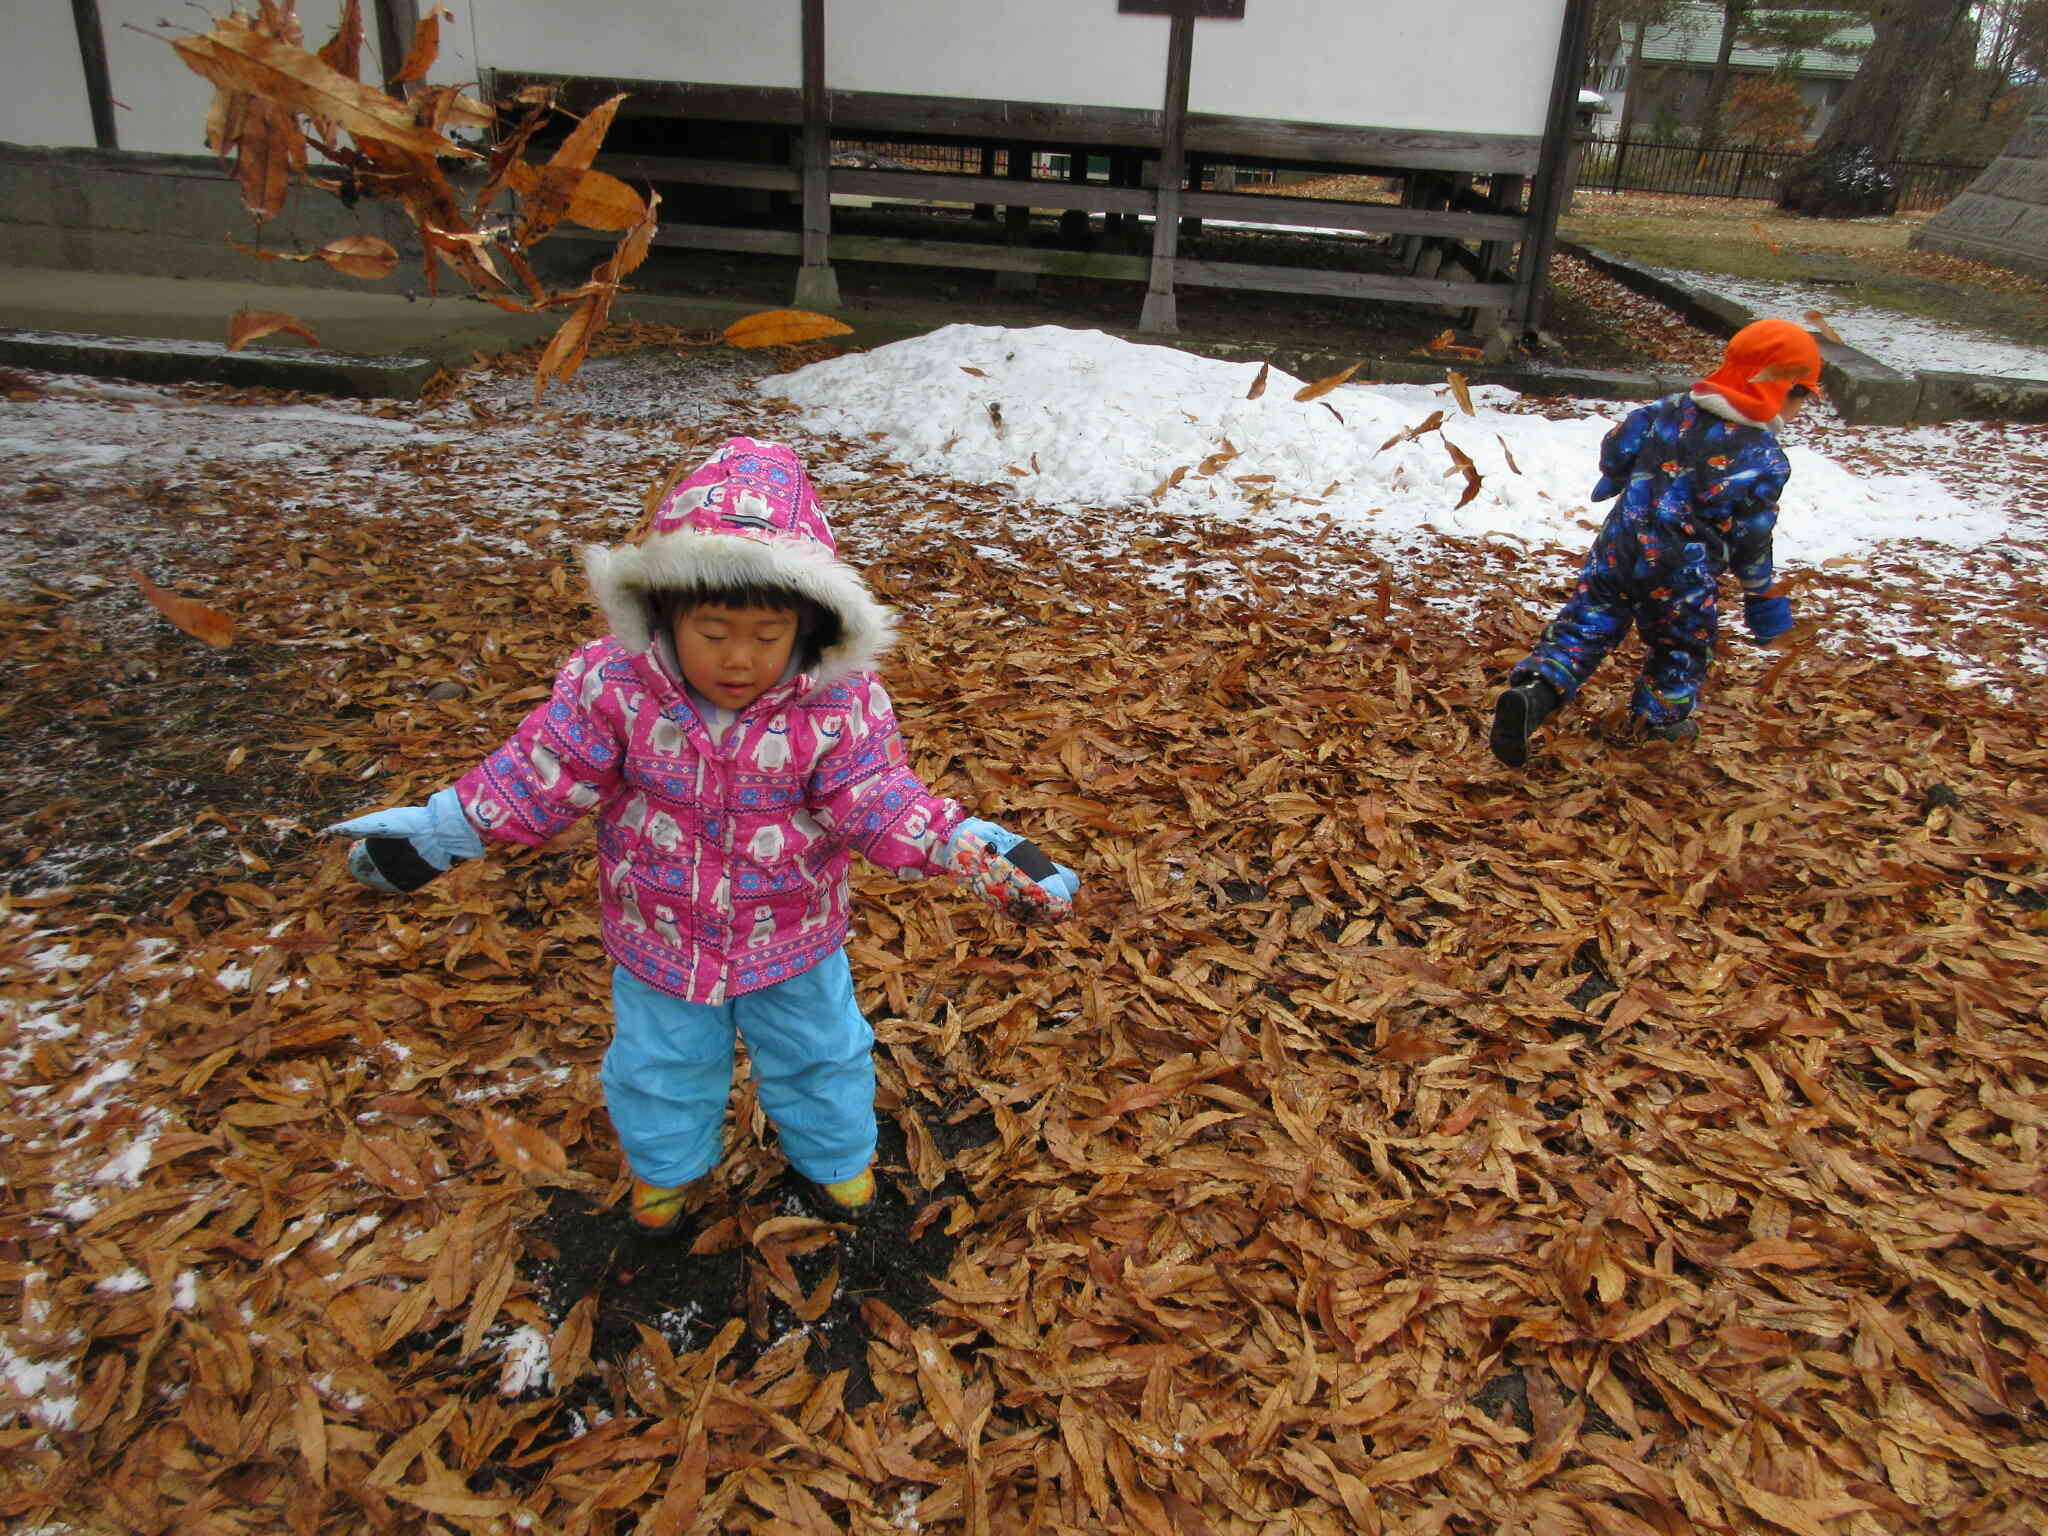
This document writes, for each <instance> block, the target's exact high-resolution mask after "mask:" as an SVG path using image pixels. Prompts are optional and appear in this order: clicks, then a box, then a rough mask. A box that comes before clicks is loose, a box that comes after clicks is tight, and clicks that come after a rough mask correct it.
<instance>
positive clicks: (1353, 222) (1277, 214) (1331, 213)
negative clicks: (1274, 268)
mask: <svg viewBox="0 0 2048 1536" xmlns="http://www.w3.org/2000/svg"><path fill="white" fill-rule="evenodd" d="M1180 206H1181V212H1182V213H1184V214H1199V215H1200V216H1201V217H1203V218H1205V219H1234V220H1236V221H1238V222H1240V223H1245V224H1293V225H1299V226H1302V227H1304V228H1308V229H1348V230H1356V231H1359V232H1361V233H1366V234H1377V235H1441V236H1444V237H1446V238H1448V239H1453V240H1518V239H1520V238H1521V235H1522V228H1523V221H1522V220H1521V219H1520V218H1519V217H1515V216H1510V215H1507V214H1490V213H1449V212H1438V211H1434V210H1429V209H1422V208H1401V207H1396V206H1395V205H1394V204H1392V203H1344V202H1338V201H1336V200H1334V199H1332V200H1329V201H1324V200H1321V199H1318V198H1311V197H1266V196H1262V195H1260V194H1259V193H1256V192H1189V193H1186V194H1184V195H1183V196H1182V198H1181V200H1180Z"/></svg>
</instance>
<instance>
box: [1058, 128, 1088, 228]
mask: <svg viewBox="0 0 2048 1536" xmlns="http://www.w3.org/2000/svg"><path fill="white" fill-rule="evenodd" d="M1087 180H1088V146H1087V145H1085V144H1077V145H1075V146H1074V147H1073V148H1072V149H1071V150H1069V151H1068V154H1067V185H1068V186H1079V185H1083V184H1085V183H1086V182H1087ZM1060 243H1061V244H1062V245H1071V246H1072V247H1073V248H1074V249H1075V250H1077V251H1085V250H1087V249H1088V210H1087V209H1086V208H1069V209H1067V210H1066V211H1065V212H1063V213H1062V214H1061V215H1060Z"/></svg>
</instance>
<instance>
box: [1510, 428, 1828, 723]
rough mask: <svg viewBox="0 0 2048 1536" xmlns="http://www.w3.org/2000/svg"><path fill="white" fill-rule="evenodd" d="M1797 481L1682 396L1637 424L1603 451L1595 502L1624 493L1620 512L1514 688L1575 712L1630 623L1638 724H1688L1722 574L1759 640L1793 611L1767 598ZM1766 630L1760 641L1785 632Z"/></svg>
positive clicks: (1763, 450)
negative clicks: (1552, 693)
mask: <svg viewBox="0 0 2048 1536" xmlns="http://www.w3.org/2000/svg"><path fill="white" fill-rule="evenodd" d="M1791 472H1792V469H1791V465H1790V464H1788V463H1787V462H1786V460H1785V455H1784V452H1783V451H1782V450H1781V449H1780V448H1779V447H1778V443H1777V439H1776V438H1774V437H1773V436H1772V435H1771V433H1770V432H1769V430H1768V429H1766V428H1764V427H1754V426H1738V425H1736V424H1734V423H1732V422H1728V421H1724V420H1722V419H1721V418H1720V417H1718V416H1716V415H1714V414H1712V413H1711V412H1709V411H1706V410H1703V409H1701V407H1700V406H1699V405H1698V404H1697V403H1696V402H1694V401H1693V400H1692V399H1691V398H1690V397H1689V396H1687V395H1684V394H1676V395H1667V396H1665V397H1664V398H1663V399H1661V400H1657V401H1654V402H1652V403H1651V404H1649V405H1645V406H1642V407H1640V408H1638V409H1637V410H1635V411H1632V412H1630V413H1629V416H1628V418H1627V419H1626V420H1625V421H1623V422H1622V423H1621V424H1620V425H1619V426H1617V427H1615V428H1614V429H1613V430H1612V431H1611V432H1609V433H1608V434H1607V437H1606V440H1605V441H1603V442H1602V443H1601V445H1600V483H1599V484H1598V485H1596V486H1595V487H1594V488H1593V499H1594V500H1595V501H1604V500H1606V499H1607V498H1608V497H1610V496H1613V495H1614V494H1615V493H1616V492H1619V493H1620V494H1621V501H1620V502H1619V503H1618V504H1617V505H1616V506H1615V508H1614V510H1613V511H1612V512H1610V513H1609V514H1608V516H1607V522H1606V524H1605V526H1603V527H1602V528H1601V530H1600V533H1599V535H1598V537H1596V538H1595V539H1594V540H1593V547H1592V549H1591V550H1589V551H1588V552H1587V555H1586V563H1585V565H1584V566H1583V567H1582V568H1581V570H1580V572H1579V584H1578V587H1577V589H1576V590H1575V591H1574V592H1573V593H1572V595H1571V598H1570V600H1569V601H1567V602H1566V603H1565V605H1564V607H1563V608H1562V609H1560V610H1559V611H1558V615H1557V617H1556V618H1554V619H1552V620H1551V621H1550V623H1549V625H1548V626H1547V627H1546V628H1545V629H1544V631H1543V638H1542V639H1541V640H1539V641H1538V642H1537V644H1536V649H1535V650H1534V651H1533V652H1532V653H1531V654H1530V655H1529V657H1528V659H1527V660H1525V661H1523V662H1521V663H1520V664H1519V665H1517V666H1516V667H1515V669H1514V671H1513V672H1512V673H1510V674H1509V681H1510V682H1511V683H1514V684H1520V683H1525V682H1528V681H1530V680H1531V679H1532V678H1538V677H1540V678H1542V679H1543V680H1544V681H1546V682H1548V683H1549V684H1550V685H1551V686H1552V687H1553V688H1555V689H1556V690H1557V692H1558V695H1559V699H1560V701H1561V702H1562V701H1564V700H1569V699H1570V698H1571V697H1572V696H1573V695H1574V694H1576V693H1577V692H1578V691H1579V687H1580V685H1581V684H1582V683H1584V682H1585V681H1586V679H1587V678H1589V677H1591V676H1592V675H1593V671H1594V669H1595V668H1596V667H1598V666H1599V665H1600V663H1601V662H1602V661H1603V660H1605V659H1606V656H1607V653H1608V652H1609V651H1611V650H1613V649H1614V647H1615V645H1616V643H1618V642H1619V641H1620V639H1621V638H1622V636H1624V635H1626V634H1627V633H1628V629H1629V625H1630V624H1632V623H1633V624H1638V625H1640V626H1641V627H1642V631H1643V643H1644V644H1645V645H1646V646H1647V647H1648V648H1649V656H1648V658H1647V660H1645V661H1644V663H1643V672H1642V676H1641V677H1640V678H1638V679H1637V681H1636V687H1635V693H1634V695H1633V697H1632V698H1631V699H1630V702H1629V707H1630V709H1631V711H1632V712H1633V713H1635V714H1636V715H1639V716H1641V717H1642V718H1643V719H1645V720H1647V721H1648V722H1649V723H1650V724H1652V725H1668V724H1670V723H1672V722H1673V721H1677V720H1683V719H1684V718H1685V717H1686V716H1688V715H1690V714H1691V713H1692V711H1693V707H1694V705H1695V704H1696V703H1697V702H1698V700H1699V692H1700V684H1701V683H1702V682H1703V681H1704V680H1705V678H1706V674H1707V665H1708V663H1709V662H1711V661H1712V660H1713V656H1714V642H1715V639H1716V636H1717V635H1718V632H1719V627H1720V614H1719V612H1718V608H1717V604H1716V587H1717V585H1718V583H1719V581H1720V576H1721V573H1722V572H1723V571H1726V570H1733V571H1734V572H1735V575H1736V578H1737V579H1738V580H1739V581H1740V582H1741V583H1742V590H1743V594H1744V599H1745V603H1746V605H1747V609H1748V617H1749V619H1750V627H1751V629H1752V631H1753V632H1755V631H1757V630H1758V629H1759V628H1760V627H1766V623H1765V620H1766V615H1767V614H1770V615H1771V616H1772V617H1776V616H1777V615H1776V614H1773V613H1772V610H1773V609H1774V608H1775V609H1777V610H1779V611H1782V610H1783V608H1784V607H1785V605H1784V603H1783V600H1782V599H1778V600H1776V602H1775V603H1772V604H1769V605H1766V604H1765V601H1764V592H1765V589H1766V588H1768V587H1769V586H1770V584H1771V530H1772V529H1773V528H1774V527H1775V526H1776V524H1777V521H1778V496H1779V494H1780V493H1781V492H1782V491H1783V490H1784V488H1785V481H1786V479H1787V477H1788V476H1789V475H1790V474H1791ZM1760 610H1761V611H1760ZM1787 622H1789V616H1787ZM1767 627H1769V628H1770V629H1771V631H1772V632H1771V633H1758V634H1757V638H1758V639H1759V640H1768V639H1771V638H1774V636H1775V634H1776V633H1777V632H1780V626H1778V625H1776V624H1768V625H1767Z"/></svg>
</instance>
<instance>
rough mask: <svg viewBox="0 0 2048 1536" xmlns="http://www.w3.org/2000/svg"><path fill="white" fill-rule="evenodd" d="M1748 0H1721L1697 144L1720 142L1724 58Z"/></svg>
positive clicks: (1725, 92)
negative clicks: (1718, 31)
mask: <svg viewBox="0 0 2048 1536" xmlns="http://www.w3.org/2000/svg"><path fill="white" fill-rule="evenodd" d="M1749 8H1750V0H1722V5H1721V45H1720V47H1719V48H1718V49H1716V50H1715V53H1714V73H1713V74H1712V76H1710V77H1709V78H1708V80H1707V104H1706V107H1705V109H1704V110H1703V111H1702V112H1701V114H1700V147H1701V148H1702V149H1712V148H1713V147H1714V146H1715V145H1717V144H1719V143H1720V142H1721V113H1722V109H1723V108H1724V107H1725V106H1726V104H1727V101H1728V61H1729V60H1730V59H1731V58H1733V57H1734V55H1735V44H1736V42H1737V41H1738V40H1739V38H1740V37H1741V34H1742V24H1743V22H1744V21H1745V20H1746V19H1747V18H1748V15H1749Z"/></svg>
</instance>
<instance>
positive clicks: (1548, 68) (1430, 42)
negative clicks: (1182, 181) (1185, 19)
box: [1105, 0, 1566, 134]
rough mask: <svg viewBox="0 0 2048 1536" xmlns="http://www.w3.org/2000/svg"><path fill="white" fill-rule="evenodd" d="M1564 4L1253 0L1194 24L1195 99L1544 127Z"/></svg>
mask: <svg viewBox="0 0 2048 1536" xmlns="http://www.w3.org/2000/svg"><path fill="white" fill-rule="evenodd" d="M1105 3H1107V0H1105ZM1565 3H1566V0H1458V3H1456V4H1452V5H1440V6H1425V5H1414V4H1403V5H1382V4H1373V5H1367V4H1363V3H1361V0H1247V3H1246V5H1245V17H1244V20H1242V21H1198V22H1196V23H1195V62H1194V73H1193V77H1192V80H1191V81H1190V84H1189V89H1188V107H1189V110H1191V111H1195V112H1215V113H1221V114H1224V115H1227V116H1233V117H1270V118H1282V119H1285V120H1287V121H1291V122H1309V123H1356V124H1360V125H1363V126H1370V127H1376V128H1403V129H1421V130H1438V131H1443V132H1456V133H1514V134H1540V133H1542V132H1543V127H1544V118H1545V115H1546V114H1547V112H1548V109H1549V105H1550V84H1551V76H1552V73H1553V71H1554V69H1555V66H1556V62H1557V44H1558V38H1559V37H1560V35H1561V34H1562V33H1563V31H1564V14H1565Z"/></svg>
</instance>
